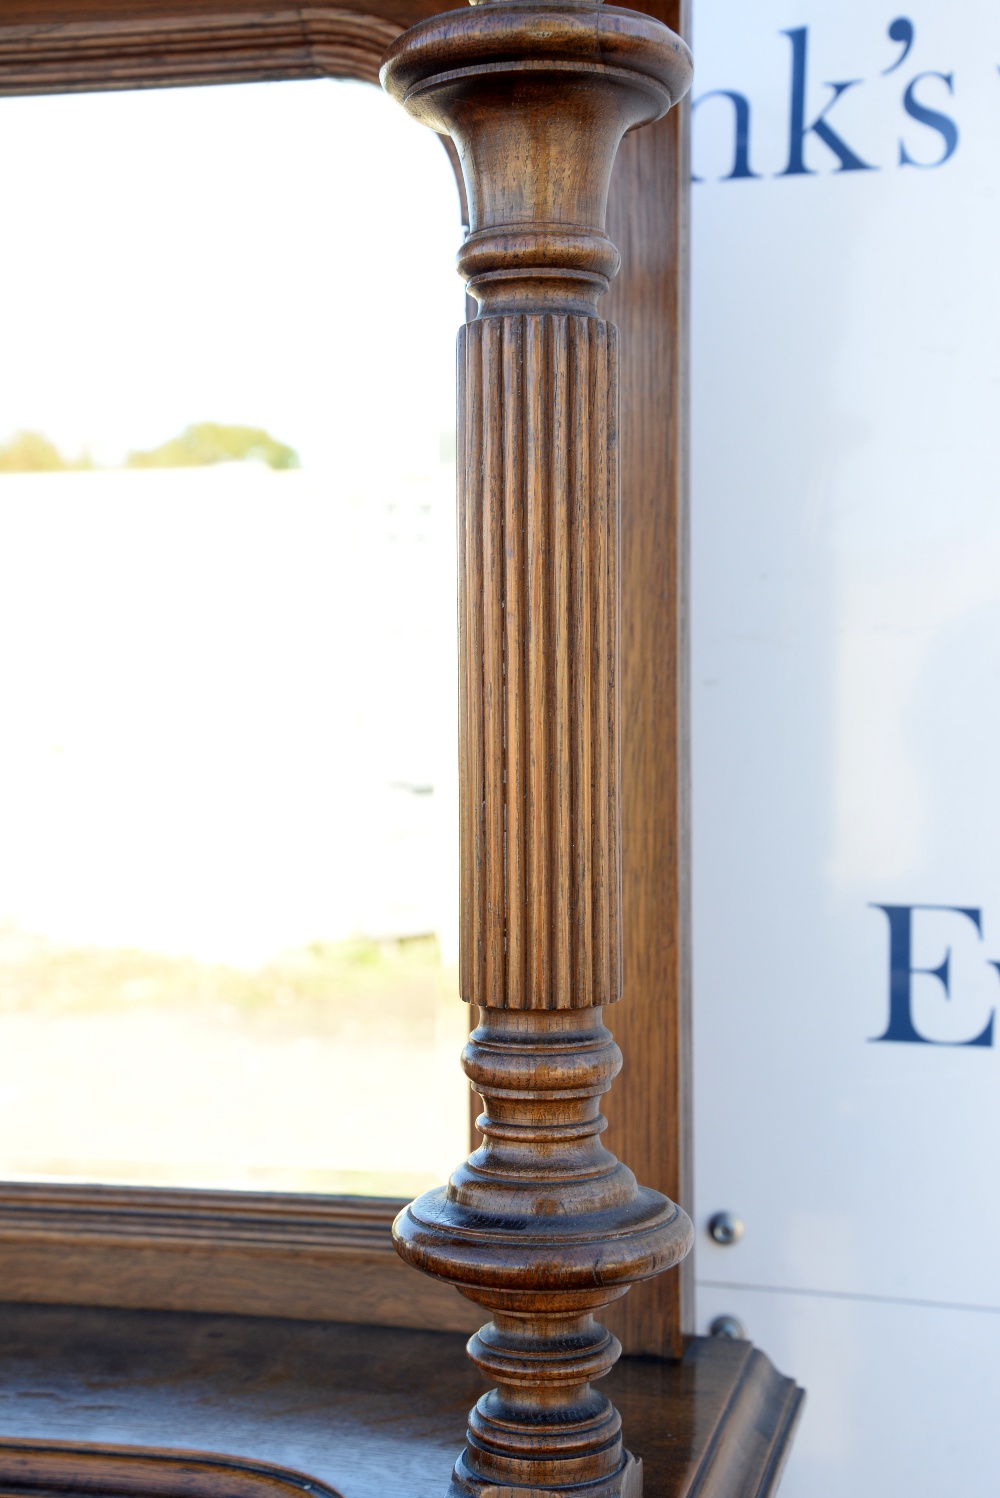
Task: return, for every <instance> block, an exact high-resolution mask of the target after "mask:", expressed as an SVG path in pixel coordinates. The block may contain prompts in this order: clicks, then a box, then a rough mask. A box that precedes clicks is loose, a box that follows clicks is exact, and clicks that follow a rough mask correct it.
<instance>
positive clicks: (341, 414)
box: [0, 80, 468, 1195]
mask: <svg viewBox="0 0 1000 1498" xmlns="http://www.w3.org/2000/svg"><path fill="white" fill-rule="evenodd" d="M0 139H2V140H3V141H4V142H5V147H4V153H3V156H4V162H5V178H6V192H5V201H6V212H5V222H4V233H3V235H2V237H0V300H2V314H0V315H2V323H3V329H4V334H3V350H2V354H0V1177H2V1178H5V1179H8V1180H11V1179H22V1180H23V1179H34V1180H53V1179H62V1180H72V1181H81V1180H87V1181H104V1182H115V1183H124V1182H134V1183H140V1184H149V1185H171V1186H196V1187H197V1186H203V1187H213V1188H218V1187H223V1188H225V1187H231V1188H238V1189H260V1190H295V1191H321V1192H348V1193H364V1194H376V1195H405V1194H409V1193H411V1192H414V1191H417V1190H420V1189H423V1188H424V1187H425V1186H426V1185H430V1184H432V1183H435V1182H437V1181H439V1180H440V1179H442V1177H443V1176H444V1175H446V1173H447V1171H448V1170H449V1169H450V1168H451V1167H452V1166H453V1165H454V1163H455V1161H456V1160H458V1159H459V1158H461V1157H462V1156H463V1155H464V1154H465V1153H466V1149H467V1136H468V1088H467V1084H466V1083H465V1080H464V1078H463V1076H462V1074H461V1071H460V1069H459V1067H458V1064H457V1058H458V1054H459V1051H460V1049H461V1045H462V1042H463V1038H464V1035H465V1033H466V1030H467V1015H468V1011H467V1010H466V1008H465V1006H464V1005H462V1004H461V1002H460V1001H459V999H458V996H457V975H456V968H457V832H456V827H457V812H456V780H457V771H456V703H455V660H456V644H455V582H454V576H455V560H454V337H455V330H456V327H457V325H458V324H459V322H460V321H461V320H462V317H463V315H464V300H463V290H462V287H461V284H460V282H459V280H458V277H457V275H456V273H455V271H454V254H455V250H456V248H457V246H458V243H459V241H460V235H461V228H460V208H459V199H458V192H457V187H456V183H455V179H454V176H453V173H452V168H451V165H450V163H449V161H448V159H447V157H446V155H445V152H444V151H443V150H442V147H441V144H440V142H439V141H438V140H437V139H436V138H435V137H434V136H433V135H432V134H431V133H430V132H428V131H426V130H422V129H421V128H420V127H418V126H416V125H414V124H413V123H412V122H411V121H410V120H408V119H407V118H406V116H405V115H404V114H403V113H402V111H401V110H399V109H398V108H397V107H396V106H395V105H394V104H392V103H391V102H390V101H388V100H387V99H386V98H384V97H383V96H382V94H381V93H380V92H379V90H377V89H376V88H374V87H372V86H370V85H367V84H362V83H351V82H335V81H332V80H322V81H320V80H317V81H312V82H303V83H282V84H261V85H247V86H240V87H230V88H200V89H174V90H165V91H148V92H136V93H118V94H103V95H100V94H98V95H76V96H69V97H57V98H29V99H4V100H0Z"/></svg>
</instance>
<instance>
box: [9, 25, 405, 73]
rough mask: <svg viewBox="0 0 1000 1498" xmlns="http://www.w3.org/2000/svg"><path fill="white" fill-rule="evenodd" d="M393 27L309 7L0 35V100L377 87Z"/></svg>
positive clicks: (15, 29)
mask: <svg viewBox="0 0 1000 1498" xmlns="http://www.w3.org/2000/svg"><path fill="white" fill-rule="evenodd" d="M400 29H401V28H400V27H399V26H397V25H395V24H394V23H393V22H391V21H388V20H386V19H384V18H383V17H381V16H373V15H367V14H365V13H364V12H360V11H354V10H345V9H340V8H338V7H336V6H327V5H317V6H302V7H295V8H284V9H276V10H274V11H271V12H261V11H254V10H247V11H245V12H241V11H231V12H226V11H220V12H217V13H214V14H212V13H210V14H207V15H197V14H195V15H184V16H155V15H153V16H148V17H137V16H134V15H133V16H126V17H124V18H122V19H120V20H113V21H112V20H107V21H97V20H95V21H66V22H63V23H61V24H58V25H41V24H40V25H34V26H32V25H23V26H3V27H0V94H45V93H72V92H74V91H81V90H92V89H124V88H163V87H167V86H171V85H184V84H199V83H240V82H254V81H262V80H267V79H281V78H308V77H316V78H320V77H326V76H334V77H345V78H361V79H365V80H367V81H368V82H370V83H375V82H377V81H378V70H379V63H380V62H381V59H382V55H383V53H384V52H385V49H386V48H387V47H388V46H389V44H390V43H391V42H392V41H393V40H394V39H395V38H396V37H397V36H398V35H399V32H400Z"/></svg>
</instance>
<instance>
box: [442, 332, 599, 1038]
mask: <svg viewBox="0 0 1000 1498" xmlns="http://www.w3.org/2000/svg"><path fill="white" fill-rule="evenodd" d="M458 369H459V391H458V399H459V411H460V421H459V426H460V431H461V446H460V449H459V492H458V536H459V621H460V623H459V672H460V690H459V713H460V737H461V743H462V744H463V746H464V753H463V756H462V771H461V773H462V776H463V781H462V786H461V792H460V817H461V839H462V841H461V869H462V922H461V940H462V957H461V984H462V996H463V998H465V999H467V1000H469V1001H470V1002H471V1003H474V1004H480V1005H483V1006H487V1007H503V1008H511V1009H569V1008H579V1007H581V1006H586V1005H590V1004H607V1003H610V1002H612V1001H613V1000H615V999H617V998H618V996H619V993H620V991H621V951H620V913H619V906H620V898H621V897H620V866H619V856H618V841H619V798H618V775H619V769H618V763H619V747H618V710H617V708H618V703H617V659H618V360H617V333H616V330H615V328H613V327H611V326H609V325H608V324H607V323H605V322H603V321H602V320H601V319H600V318H597V317H594V316H590V317H584V316H579V315H573V314H569V315H567V314H559V313H536V314H531V313H521V314H515V315H511V316H493V317H486V318H483V319H481V320H478V321H476V322H473V323H470V324H469V325H468V326H466V327H465V328H463V329H462V331H461V333H460V335H459V345H458Z"/></svg>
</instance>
